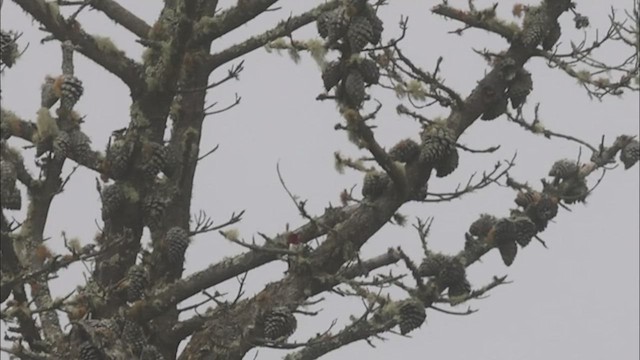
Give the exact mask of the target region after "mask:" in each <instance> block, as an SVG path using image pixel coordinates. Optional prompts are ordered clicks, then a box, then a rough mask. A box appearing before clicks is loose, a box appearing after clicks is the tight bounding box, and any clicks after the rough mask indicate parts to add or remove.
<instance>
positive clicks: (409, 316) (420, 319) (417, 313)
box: [398, 299, 427, 335]
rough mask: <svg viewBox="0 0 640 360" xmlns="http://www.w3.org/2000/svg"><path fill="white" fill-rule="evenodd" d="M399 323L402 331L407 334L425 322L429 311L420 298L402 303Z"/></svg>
mask: <svg viewBox="0 0 640 360" xmlns="http://www.w3.org/2000/svg"><path fill="white" fill-rule="evenodd" d="M398 315H399V318H400V319H399V320H400V321H398V325H399V326H400V333H401V334H402V335H406V334H408V333H410V332H411V331H413V330H415V329H417V328H419V327H420V326H422V324H424V321H425V319H426V318H427V313H426V312H425V310H424V305H423V304H422V303H421V302H420V300H417V299H416V300H413V299H411V300H407V301H405V302H404V303H403V304H401V305H400V310H399V314H398Z"/></svg>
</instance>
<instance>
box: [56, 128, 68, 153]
mask: <svg viewBox="0 0 640 360" xmlns="http://www.w3.org/2000/svg"><path fill="white" fill-rule="evenodd" d="M53 154H54V155H55V156H59V157H63V158H66V157H69V155H70V154H71V137H70V136H69V133H68V132H66V131H60V132H58V135H56V137H55V138H54V139H53Z"/></svg>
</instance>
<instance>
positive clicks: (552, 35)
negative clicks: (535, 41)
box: [542, 21, 562, 51]
mask: <svg viewBox="0 0 640 360" xmlns="http://www.w3.org/2000/svg"><path fill="white" fill-rule="evenodd" d="M561 35H562V29H561V28H560V24H559V23H558V22H557V21H554V22H553V25H551V27H550V28H549V30H548V33H547V35H546V36H545V37H544V39H543V40H542V48H543V49H544V50H546V51H549V50H551V49H552V48H553V46H554V45H555V44H556V43H557V42H558V40H560V36H561Z"/></svg>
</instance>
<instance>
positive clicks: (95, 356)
mask: <svg viewBox="0 0 640 360" xmlns="http://www.w3.org/2000/svg"><path fill="white" fill-rule="evenodd" d="M101 359H102V355H101V354H100V351H99V350H98V348H96V347H95V346H93V345H92V344H91V343H89V342H83V343H82V345H80V360H101Z"/></svg>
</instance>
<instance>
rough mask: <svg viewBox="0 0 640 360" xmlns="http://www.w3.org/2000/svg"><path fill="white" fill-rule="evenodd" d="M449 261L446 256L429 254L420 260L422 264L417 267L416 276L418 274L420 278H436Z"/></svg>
mask: <svg viewBox="0 0 640 360" xmlns="http://www.w3.org/2000/svg"><path fill="white" fill-rule="evenodd" d="M449 261H451V259H450V258H449V257H448V256H446V255H443V254H440V253H435V254H431V255H429V256H428V257H426V258H425V259H424V260H422V263H421V264H420V266H419V267H418V274H420V276H436V275H438V274H439V273H440V271H441V270H442V269H444V267H445V266H446V264H447V263H448V262H449Z"/></svg>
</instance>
